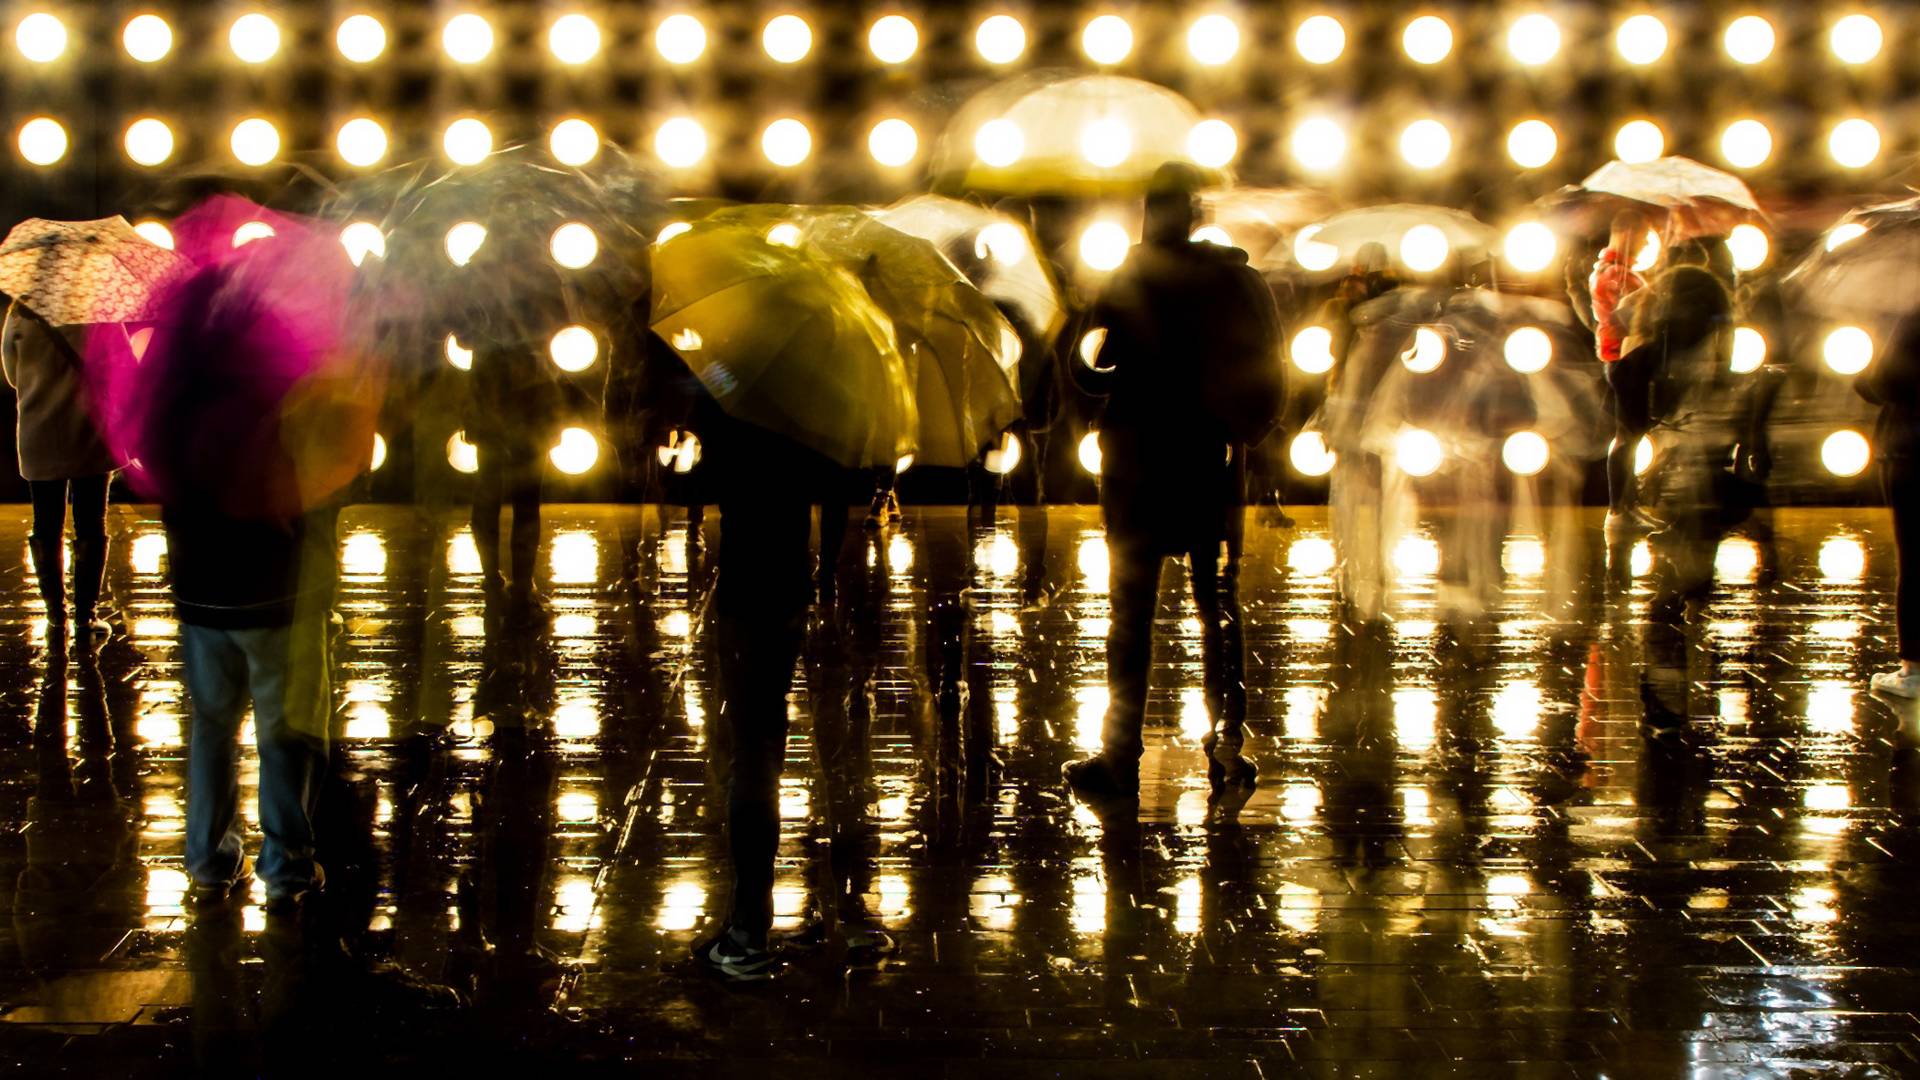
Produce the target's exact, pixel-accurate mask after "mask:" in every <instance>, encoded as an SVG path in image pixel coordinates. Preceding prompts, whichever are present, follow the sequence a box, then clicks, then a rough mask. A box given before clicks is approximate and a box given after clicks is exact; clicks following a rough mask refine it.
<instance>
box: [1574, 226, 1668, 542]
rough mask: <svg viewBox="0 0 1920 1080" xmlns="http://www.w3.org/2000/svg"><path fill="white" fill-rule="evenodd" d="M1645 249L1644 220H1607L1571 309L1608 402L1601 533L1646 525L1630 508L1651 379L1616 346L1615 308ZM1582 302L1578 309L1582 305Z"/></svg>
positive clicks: (1619, 321)
mask: <svg viewBox="0 0 1920 1080" xmlns="http://www.w3.org/2000/svg"><path fill="white" fill-rule="evenodd" d="M1646 246H1647V223H1646V219H1645V218H1643V217H1641V216H1640V215H1639V214H1637V213H1634V212H1632V211H1623V212H1622V213H1620V214H1618V215H1616V216H1615V217H1614V219H1613V229H1612V234H1611V238H1610V240H1609V241H1608V243H1607V246H1606V247H1605V248H1603V249H1601V251H1600V254H1599V256H1598V257H1597V258H1595V259H1594V262H1593V271H1592V273H1591V275H1590V276H1589V277H1588V279H1587V288H1586V292H1585V294H1584V296H1581V295H1576V296H1575V297H1574V300H1575V305H1576V307H1580V308H1584V310H1585V311H1587V312H1590V313H1591V314H1592V317H1593V323H1592V325H1593V338H1594V347H1595V349H1596V350H1597V351H1598V353H1599V355H1600V361H1601V363H1602V364H1604V365H1605V369H1606V376H1607V389H1608V390H1609V391H1610V392H1611V394H1612V397H1613V417H1614V425H1613V429H1614V430H1613V446H1612V448H1611V449H1609V450H1608V451H1607V527H1608V528H1610V529H1613V530H1615V531H1619V530H1623V529H1627V528H1629V527H1632V526H1635V525H1647V524H1651V523H1650V522H1648V521H1646V520H1645V519H1644V518H1643V517H1641V516H1639V515H1637V513H1636V510H1635V507H1634V495H1635V490H1634V479H1633V454H1634V449H1635V448H1636V447H1637V446H1639V445H1640V440H1641V438H1642V437H1644V436H1645V435H1646V433H1647V432H1648V431H1649V430H1651V429H1652V427H1653V421H1652V420H1651V419H1650V418H1649V417H1648V415H1647V411H1648V404H1647V396H1648V392H1649V391H1648V384H1649V383H1650V382H1651V380H1652V378H1653V375H1652V372H1651V371H1650V370H1649V369H1648V366H1647V358H1636V359H1632V360H1627V359H1626V358H1625V357H1624V356H1623V349H1622V348H1621V346H1622V344H1623V343H1624V342H1625V341H1626V337H1627V330H1628V324H1627V321H1626V318H1625V317H1624V313H1623V312H1621V310H1620V308H1621V304H1622V302H1623V301H1625V300H1626V299H1627V298H1628V297H1629V296H1631V295H1633V294H1634V293H1635V292H1637V291H1639V290H1640V289H1641V288H1642V287H1643V285H1644V284H1645V283H1644V282H1643V281H1642V280H1641V278H1640V275H1639V274H1638V273H1636V272H1635V271H1634V268H1633V265H1634V263H1635V261H1637V260H1638V258H1639V256H1640V252H1641V251H1642V250H1643V249H1645V247H1646ZM1582 301H1584V303H1582Z"/></svg>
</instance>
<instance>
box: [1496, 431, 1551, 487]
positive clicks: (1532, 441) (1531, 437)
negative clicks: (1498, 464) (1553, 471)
mask: <svg viewBox="0 0 1920 1080" xmlns="http://www.w3.org/2000/svg"><path fill="white" fill-rule="evenodd" d="M1548 457H1549V454H1548V451H1547V440H1546V439H1544V438H1541V436H1540V433H1539V432H1537V431H1516V432H1514V433H1513V434H1511V435H1509V436H1507V441H1506V442H1505V443H1504V444H1503V445H1502V446H1501V447H1500V460H1501V461H1502V462H1504V463H1505V464H1506V466H1507V468H1508V470H1510V471H1511V472H1512V473H1513V474H1514V475H1515V476H1536V475H1538V474H1539V472H1540V470H1542V469H1544V468H1546V467H1547V459H1548Z"/></svg>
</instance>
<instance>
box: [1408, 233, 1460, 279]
mask: <svg viewBox="0 0 1920 1080" xmlns="http://www.w3.org/2000/svg"><path fill="white" fill-rule="evenodd" d="M1452 254H1453V245H1452V244H1450V243H1449V242H1448V241H1447V234H1446V233H1445V232H1442V231H1441V230H1440V227H1439V226H1437V225H1425V224H1422V225H1415V226H1414V227H1413V228H1411V229H1408V230H1407V231H1406V234H1405V235H1403V236H1401V237H1400V262H1401V263H1402V264H1403V265H1405V266H1406V268H1407V269H1409V270H1412V271H1414V272H1415V273H1420V274H1427V273H1432V272H1433V271H1435V270H1438V269H1440V268H1441V267H1442V266H1444V265H1446V262H1447V258H1448V257H1449V256H1450V255H1452Z"/></svg>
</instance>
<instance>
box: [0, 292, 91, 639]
mask: <svg viewBox="0 0 1920 1080" xmlns="http://www.w3.org/2000/svg"><path fill="white" fill-rule="evenodd" d="M85 349H86V343H85V340H84V328H83V327H78V326H64V327H54V326H50V325H48V324H47V323H46V322H45V321H43V320H42V319H41V318H40V317H39V316H38V315H35V314H34V313H33V312H31V311H29V310H27V308H26V307H24V306H23V305H21V304H19V303H15V304H13V305H11V306H10V307H9V308H8V309H7V320H6V326H5V329H4V330H0V368H4V370H5V372H6V377H7V384H8V385H10V386H12V387H13V389H14V394H15V397H16V400H17V402H18V407H19V427H18V434H17V436H16V438H15V446H16V447H17V448H18V450H19V454H20V477H21V479H23V480H25V481H26V482H27V487H28V489H29V490H30V491H31V492H32V495H33V531H32V532H31V533H30V534H29V539H28V541H27V543H28V547H29V548H30V550H31V551H32V552H33V568H34V573H35V575H36V576H37V577H38V578H39V581H40V599H41V600H42V601H44V602H45V603H46V608H47V640H48V642H49V643H51V644H52V646H53V647H54V648H56V649H57V648H60V647H61V644H62V643H64V642H65V640H66V633H67V603H66V600H67V595H66V594H67V589H66V581H65V567H66V556H65V552H64V551H63V550H62V548H63V546H64V545H63V543H62V539H63V534H64V533H65V531H66V518H67V504H68V503H69V502H71V503H72V504H73V621H74V622H76V623H78V624H79V625H80V627H81V630H82V632H83V634H84V635H85V638H84V641H83V644H84V643H94V644H97V643H98V641H99V639H103V638H105V637H106V635H107V624H106V622H105V621H104V620H101V619H99V618H97V617H96V608H97V605H98V603H99V600H100V586H101V583H102V582H103V581H104V580H105V578H106V572H107V485H108V482H109V481H110V480H111V479H112V473H113V470H114V469H116V468H117V467H118V466H119V462H117V461H116V460H114V455H113V453H112V451H110V450H109V449H108V448H107V444H106V442H105V441H104V440H103V439H102V438H101V437H100V432H99V431H98V429H97V428H96V427H95V425H94V419H93V416H94V414H93V412H92V406H91V402H90V401H89V399H88V395H87V387H86V381H85V375H84V371H83V369H82V366H81V365H82V359H81V358H82V356H83V355H84V354H85Z"/></svg>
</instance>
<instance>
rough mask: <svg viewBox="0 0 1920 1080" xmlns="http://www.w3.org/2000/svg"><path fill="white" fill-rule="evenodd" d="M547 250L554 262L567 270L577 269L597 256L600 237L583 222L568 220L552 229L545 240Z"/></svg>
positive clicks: (591, 262) (591, 261)
mask: <svg viewBox="0 0 1920 1080" xmlns="http://www.w3.org/2000/svg"><path fill="white" fill-rule="evenodd" d="M547 250H548V251H549V252H551V253H552V255H553V261H554V262H556V263H559V264H560V265H561V266H564V267H566V268H567V269H569V270H579V269H582V268H584V267H587V266H591V265H593V260H594V259H596V258H599V256H600V238H599V237H598V236H595V235H594V233H593V229H592V228H591V227H590V226H588V225H586V224H585V223H583V222H578V221H569V222H567V223H566V224H565V225H562V226H560V227H559V228H557V229H555V230H553V236H551V237H549V238H548V240H547Z"/></svg>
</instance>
